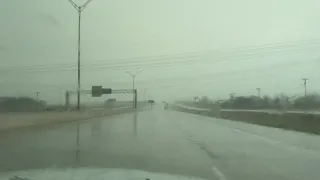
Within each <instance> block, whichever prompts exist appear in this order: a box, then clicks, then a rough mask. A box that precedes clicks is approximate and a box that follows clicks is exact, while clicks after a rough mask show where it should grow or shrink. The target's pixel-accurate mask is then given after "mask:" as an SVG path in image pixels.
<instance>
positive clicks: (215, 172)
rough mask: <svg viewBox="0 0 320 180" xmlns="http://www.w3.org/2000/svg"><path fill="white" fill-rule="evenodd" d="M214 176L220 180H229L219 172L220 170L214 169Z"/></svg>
mask: <svg viewBox="0 0 320 180" xmlns="http://www.w3.org/2000/svg"><path fill="white" fill-rule="evenodd" d="M212 172H213V175H215V176H216V177H217V178H218V179H219V180H227V178H226V176H225V175H223V173H222V172H221V171H219V169H218V168H216V167H212Z"/></svg>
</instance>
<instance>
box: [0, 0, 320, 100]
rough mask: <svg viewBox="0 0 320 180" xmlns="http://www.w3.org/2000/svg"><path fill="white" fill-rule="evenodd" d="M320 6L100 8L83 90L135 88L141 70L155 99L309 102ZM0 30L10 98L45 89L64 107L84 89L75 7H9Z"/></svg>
mask: <svg viewBox="0 0 320 180" xmlns="http://www.w3.org/2000/svg"><path fill="white" fill-rule="evenodd" d="M75 2H76V3H77V4H83V3H84V2H85V1H83V0H76V1H75ZM319 7H320V2H319V1H317V0H295V1H293V0H280V1H279V0H241V1H239V0H134V1H131V0H92V2H91V3H90V4H89V5H88V7H87V8H86V9H85V10H84V12H83V16H82V55H83V56H82V64H83V69H84V70H83V73H82V81H81V82H82V87H83V88H86V89H88V88H90V87H91V86H92V85H103V86H105V87H112V88H114V89H119V88H131V77H130V76H129V75H128V74H126V73H125V72H126V71H128V70H129V71H132V72H137V71H139V70H143V72H142V73H141V74H139V75H138V76H137V79H136V87H137V88H138V89H140V90H141V91H143V89H144V88H150V89H149V90H148V92H149V94H150V95H151V96H152V97H154V98H156V99H172V98H173V97H174V98H183V97H191V96H194V95H207V96H209V97H210V98H218V97H220V98H224V97H228V94H229V93H230V92H235V93H237V94H238V95H249V94H254V93H256V90H255V88H256V87H260V88H262V94H270V95H274V94H277V93H280V92H285V93H288V94H302V93H303V88H302V86H301V85H300V84H301V83H302V80H301V78H302V77H307V78H309V79H310V81H309V86H308V87H309V88H308V89H309V90H310V91H319V90H320V85H319V84H318V83H317V82H318V80H319V78H320V74H319V73H320V71H317V69H316V68H318V67H319V66H320V35H319V32H320V11H319ZM0 27H1V28H0V39H1V41H0V59H1V65H0V66H1V67H0V68H1V69H0V72H1V77H0V84H1V90H0V93H1V94H2V95H30V96H31V95H32V96H34V95H35V91H40V92H41V95H42V98H43V99H45V100H47V101H50V102H60V101H62V100H63V96H62V93H63V91H64V89H75V88H76V71H75V70H74V68H75V67H76V62H77V13H76V11H75V9H74V8H73V7H72V6H71V5H70V4H69V2H68V1H67V0H1V1H0ZM317 84H318V85H317ZM123 97H126V96H123ZM129 97H131V96H128V98H129ZM129 99H130V98H129Z"/></svg>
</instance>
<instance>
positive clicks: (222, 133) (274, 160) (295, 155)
mask: <svg viewBox="0 0 320 180" xmlns="http://www.w3.org/2000/svg"><path fill="white" fill-rule="evenodd" d="M78 130H79V131H78ZM78 133H79V136H78V138H77V134H78ZM60 167H61V168H65V167H75V168H76V167H99V168H101V167H102V168H125V169H139V170H146V171H151V172H163V173H170V174H177V175H187V176H197V177H203V178H206V179H228V180H229V179H232V180H271V179H272V180H305V179H308V180H316V179H317V180H318V179H319V177H320V176H319V172H320V137H319V136H314V135H307V134H303V133H297V132H291V131H283V130H279V129H274V128H267V127H261V126H255V125H251V124H243V123H237V122H231V121H226V120H221V119H213V118H209V117H201V116H198V115H193V114H185V113H181V112H175V111H169V110H167V111H165V110H163V107H162V106H160V105H158V106H156V107H154V108H153V109H148V110H144V111H141V112H138V113H132V114H124V115H117V116H112V117H104V118H99V119H95V120H88V121H81V122H80V121H79V122H73V123H65V124H57V125H50V126H42V127H37V128H30V129H23V130H22V129H20V130H14V131H7V132H0V173H1V172H5V171H12V170H28V169H42V168H60Z"/></svg>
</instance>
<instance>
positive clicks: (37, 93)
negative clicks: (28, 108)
mask: <svg viewBox="0 0 320 180" xmlns="http://www.w3.org/2000/svg"><path fill="white" fill-rule="evenodd" d="M39 94H40V92H36V95H37V101H38V104H37V109H38V111H40V98H39Z"/></svg>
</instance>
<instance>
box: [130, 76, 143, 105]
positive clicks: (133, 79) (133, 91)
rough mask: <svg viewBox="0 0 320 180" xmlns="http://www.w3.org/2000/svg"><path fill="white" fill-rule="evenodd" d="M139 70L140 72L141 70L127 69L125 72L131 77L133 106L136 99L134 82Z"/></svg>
mask: <svg viewBox="0 0 320 180" xmlns="http://www.w3.org/2000/svg"><path fill="white" fill-rule="evenodd" d="M141 72H142V70H141V71H138V72H136V73H131V72H129V71H127V73H128V74H130V75H131V77H132V94H133V107H135V100H136V98H135V90H134V82H135V79H136V76H137V75H138V74H139V73H141Z"/></svg>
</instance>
